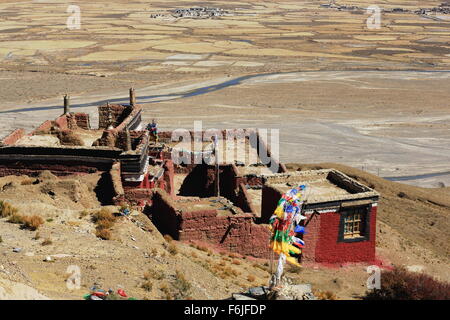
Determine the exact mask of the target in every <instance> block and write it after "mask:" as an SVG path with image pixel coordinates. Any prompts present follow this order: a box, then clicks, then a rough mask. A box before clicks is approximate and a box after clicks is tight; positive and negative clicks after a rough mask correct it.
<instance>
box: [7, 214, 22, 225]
mask: <svg viewBox="0 0 450 320" xmlns="http://www.w3.org/2000/svg"><path fill="white" fill-rule="evenodd" d="M8 222H9V223H15V224H22V223H23V216H22V215H20V214H18V213H14V214H12V215H10V216H9V217H8Z"/></svg>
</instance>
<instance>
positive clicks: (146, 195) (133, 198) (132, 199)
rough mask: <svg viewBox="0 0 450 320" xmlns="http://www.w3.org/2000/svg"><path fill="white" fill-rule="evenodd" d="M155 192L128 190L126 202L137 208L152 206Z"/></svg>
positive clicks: (126, 191)
mask: <svg viewBox="0 0 450 320" xmlns="http://www.w3.org/2000/svg"><path fill="white" fill-rule="evenodd" d="M153 195H154V191H153V190H150V189H128V190H125V197H124V198H125V201H126V202H127V203H130V204H131V205H135V206H145V205H150V204H152V198H153Z"/></svg>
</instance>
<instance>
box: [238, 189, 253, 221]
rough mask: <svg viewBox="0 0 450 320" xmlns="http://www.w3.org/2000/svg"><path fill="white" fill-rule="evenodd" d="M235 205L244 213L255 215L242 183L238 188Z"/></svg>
mask: <svg viewBox="0 0 450 320" xmlns="http://www.w3.org/2000/svg"><path fill="white" fill-rule="evenodd" d="M235 205H236V206H237V207H239V208H241V209H242V211H244V212H249V213H251V214H253V215H255V216H256V215H257V211H256V209H255V208H254V207H253V204H252V202H251V197H250V195H249V194H248V192H247V188H246V187H245V185H244V184H243V183H241V184H240V185H239V187H238V192H237V196H236V200H235Z"/></svg>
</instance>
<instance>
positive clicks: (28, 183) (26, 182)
mask: <svg viewBox="0 0 450 320" xmlns="http://www.w3.org/2000/svg"><path fill="white" fill-rule="evenodd" d="M33 182H34V180H33V179H31V178H27V179H25V180H22V181H21V182H20V184H21V185H22V186H29V185H32V184H33Z"/></svg>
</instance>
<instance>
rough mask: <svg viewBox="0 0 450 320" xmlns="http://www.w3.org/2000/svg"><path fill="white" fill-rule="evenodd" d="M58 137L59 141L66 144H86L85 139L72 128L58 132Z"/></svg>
mask: <svg viewBox="0 0 450 320" xmlns="http://www.w3.org/2000/svg"><path fill="white" fill-rule="evenodd" d="M57 137H58V139H59V142H60V143H61V144H62V145H65V146H84V142H83V140H81V139H80V137H79V136H78V135H76V134H75V133H74V132H72V131H70V130H64V131H60V132H58V134H57Z"/></svg>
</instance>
